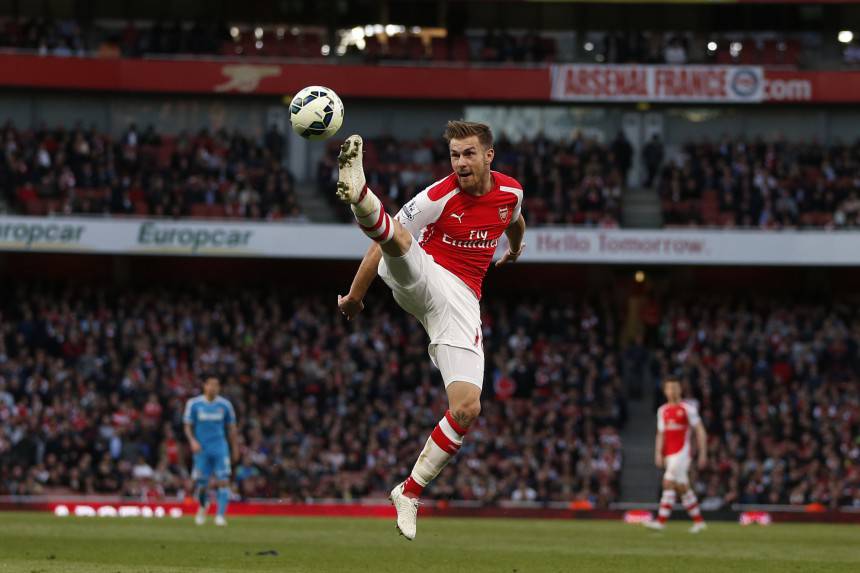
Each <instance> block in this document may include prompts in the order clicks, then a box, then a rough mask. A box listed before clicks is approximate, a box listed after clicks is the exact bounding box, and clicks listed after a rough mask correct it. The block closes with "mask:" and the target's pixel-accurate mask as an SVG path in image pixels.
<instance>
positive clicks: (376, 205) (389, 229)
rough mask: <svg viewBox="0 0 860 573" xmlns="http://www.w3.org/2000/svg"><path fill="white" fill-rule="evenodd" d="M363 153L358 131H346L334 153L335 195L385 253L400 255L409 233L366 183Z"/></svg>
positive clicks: (404, 248)
mask: <svg viewBox="0 0 860 573" xmlns="http://www.w3.org/2000/svg"><path fill="white" fill-rule="evenodd" d="M363 154H364V142H363V141H362V140H361V136H359V135H350V136H349V137H348V138H347V139H346V141H344V142H343V145H341V148H340V153H339V154H338V157H337V162H338V168H339V171H338V181H337V197H338V198H339V199H340V200H341V201H343V202H344V203H347V204H348V205H349V206H350V208H351V209H352V214H353V215H354V216H355V220H356V221H358V225H359V226H360V227H361V230H362V231H364V234H365V235H367V236H368V237H370V238H371V239H373V240H374V241H376V242H377V243H378V244H379V245H380V247H382V250H383V252H384V253H385V254H387V255H391V256H394V257H399V256H402V255H404V254H405V253H406V252H407V251H408V250H409V247H410V245H411V244H412V236H411V235H410V234H409V232H408V231H407V230H406V229H404V228H403V226H402V225H400V223H399V222H398V221H397V220H396V219H394V218H393V217H391V216H390V215H389V214H388V213H386V212H385V209H384V208H383V205H382V201H380V200H379V197H377V196H376V195H375V194H374V193H373V191H371V190H370V188H369V187H368V186H367V179H366V178H365V176H364V165H363V164H362V158H363Z"/></svg>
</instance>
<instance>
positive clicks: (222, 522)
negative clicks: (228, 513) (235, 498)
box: [215, 515, 227, 527]
mask: <svg viewBox="0 0 860 573" xmlns="http://www.w3.org/2000/svg"><path fill="white" fill-rule="evenodd" d="M215 525H217V526H218V527H225V526H226V525H227V520H226V519H225V518H224V516H223V515H216V516H215Z"/></svg>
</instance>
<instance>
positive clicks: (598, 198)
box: [317, 133, 633, 227]
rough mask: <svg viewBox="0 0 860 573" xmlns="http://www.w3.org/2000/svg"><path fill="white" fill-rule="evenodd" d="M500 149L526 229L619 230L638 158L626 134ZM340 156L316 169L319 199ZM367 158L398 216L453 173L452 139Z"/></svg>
mask: <svg viewBox="0 0 860 573" xmlns="http://www.w3.org/2000/svg"><path fill="white" fill-rule="evenodd" d="M494 146H495V151H496V155H495V159H494V161H493V169H495V170H497V171H501V172H502V173H505V174H508V175H511V176H513V177H515V178H516V179H517V180H518V181H519V182H520V183H521V184H522V185H523V187H524V188H525V189H527V190H528V191H527V193H526V194H525V196H524V199H523V205H524V209H523V213H524V215H525V217H526V222H527V223H529V224H546V225H553V224H575V225H585V226H590V227H617V226H618V224H619V223H618V222H619V217H620V214H621V195H622V191H623V189H624V186H625V185H624V181H625V180H626V174H627V172H628V171H629V169H630V165H631V162H632V154H633V150H632V147H631V146H630V143H629V142H628V141H627V140H626V139H625V138H624V137H623V136H621V134H619V135H618V137H617V138H616V139H615V140H613V141H612V142H611V143H610V144H608V145H606V144H602V143H600V142H598V141H597V140H595V139H592V138H588V137H585V136H584V135H582V134H581V133H577V134H575V135H574V136H573V137H572V138H571V139H570V140H569V141H564V142H556V141H552V140H549V139H547V138H545V137H543V136H538V137H535V138H533V139H523V140H521V141H518V142H514V141H511V140H509V139H505V138H504V137H502V138H499V139H498V140H497V141H496V142H495V145H494ZM337 150H338V146H337V144H336V143H332V144H331V145H330V146H329V148H328V153H327V154H326V155H325V156H323V158H322V159H321V160H320V163H319V165H318V169H317V182H318V185H319V189H320V193H325V194H326V195H327V196H329V197H332V194H331V192H330V189H331V187H332V186H333V185H334V182H335V181H336V180H337V160H336V159H337ZM364 157H365V160H364V165H365V172H366V174H367V181H368V185H369V186H370V187H371V188H373V189H374V190H375V191H376V192H377V195H379V196H380V198H381V199H382V200H383V202H384V203H385V204H386V207H387V208H388V210H389V212H391V213H395V212H397V210H399V209H400V207H401V206H402V205H403V204H404V203H406V202H407V201H409V199H410V198H412V197H413V196H414V195H415V194H416V193H418V192H420V191H421V190H422V189H423V188H425V187H426V186H427V185H430V184H431V183H433V182H434V181H436V180H438V179H441V178H443V177H445V176H447V175H449V174H450V173H451V161H450V157H449V154H448V147H447V145H446V144H445V141H444V140H442V139H441V138H434V137H432V136H430V135H429V134H428V135H426V136H425V137H424V138H422V139H419V140H412V141H404V140H397V139H395V138H393V137H390V136H382V137H376V138H370V139H368V140H367V141H366V142H365V156H364ZM338 212H339V213H341V215H342V216H343V217H344V219H343V220H344V221H348V220H351V219H349V218H347V217H348V212H344V211H343V209H338Z"/></svg>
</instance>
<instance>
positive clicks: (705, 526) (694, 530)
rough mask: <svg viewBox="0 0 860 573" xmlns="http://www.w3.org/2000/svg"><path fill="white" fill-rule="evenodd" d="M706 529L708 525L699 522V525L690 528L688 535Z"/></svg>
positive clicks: (695, 524)
mask: <svg viewBox="0 0 860 573" xmlns="http://www.w3.org/2000/svg"><path fill="white" fill-rule="evenodd" d="M707 528H708V524H707V523H705V522H704V521H700V522H699V523H694V524H693V527H691V528H690V533H699V532H702V531H704V530H706V529H707Z"/></svg>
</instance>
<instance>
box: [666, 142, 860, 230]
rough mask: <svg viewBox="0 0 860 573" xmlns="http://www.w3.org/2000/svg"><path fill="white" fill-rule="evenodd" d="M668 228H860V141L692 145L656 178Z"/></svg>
mask: <svg viewBox="0 0 860 573" xmlns="http://www.w3.org/2000/svg"><path fill="white" fill-rule="evenodd" d="M657 189H658V192H659V194H660V197H661V200H662V205H663V219H664V223H665V224H667V225H719V226H743V227H759V228H764V229H774V228H776V229H779V228H790V227H821V226H824V227H830V228H856V227H857V226H858V225H860V140H858V141H857V142H855V143H853V144H844V143H836V144H832V145H825V144H822V143H816V142H804V143H791V142H788V141H786V140H784V139H773V140H765V139H763V138H755V139H746V138H729V137H724V138H722V139H721V140H719V141H698V142H687V143H686V144H684V145H683V147H682V151H681V154H680V157H679V158H676V159H673V160H670V161H667V162H666V163H665V164H664V165H663V168H662V170H661V173H660V175H659V177H658V178H657Z"/></svg>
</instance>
